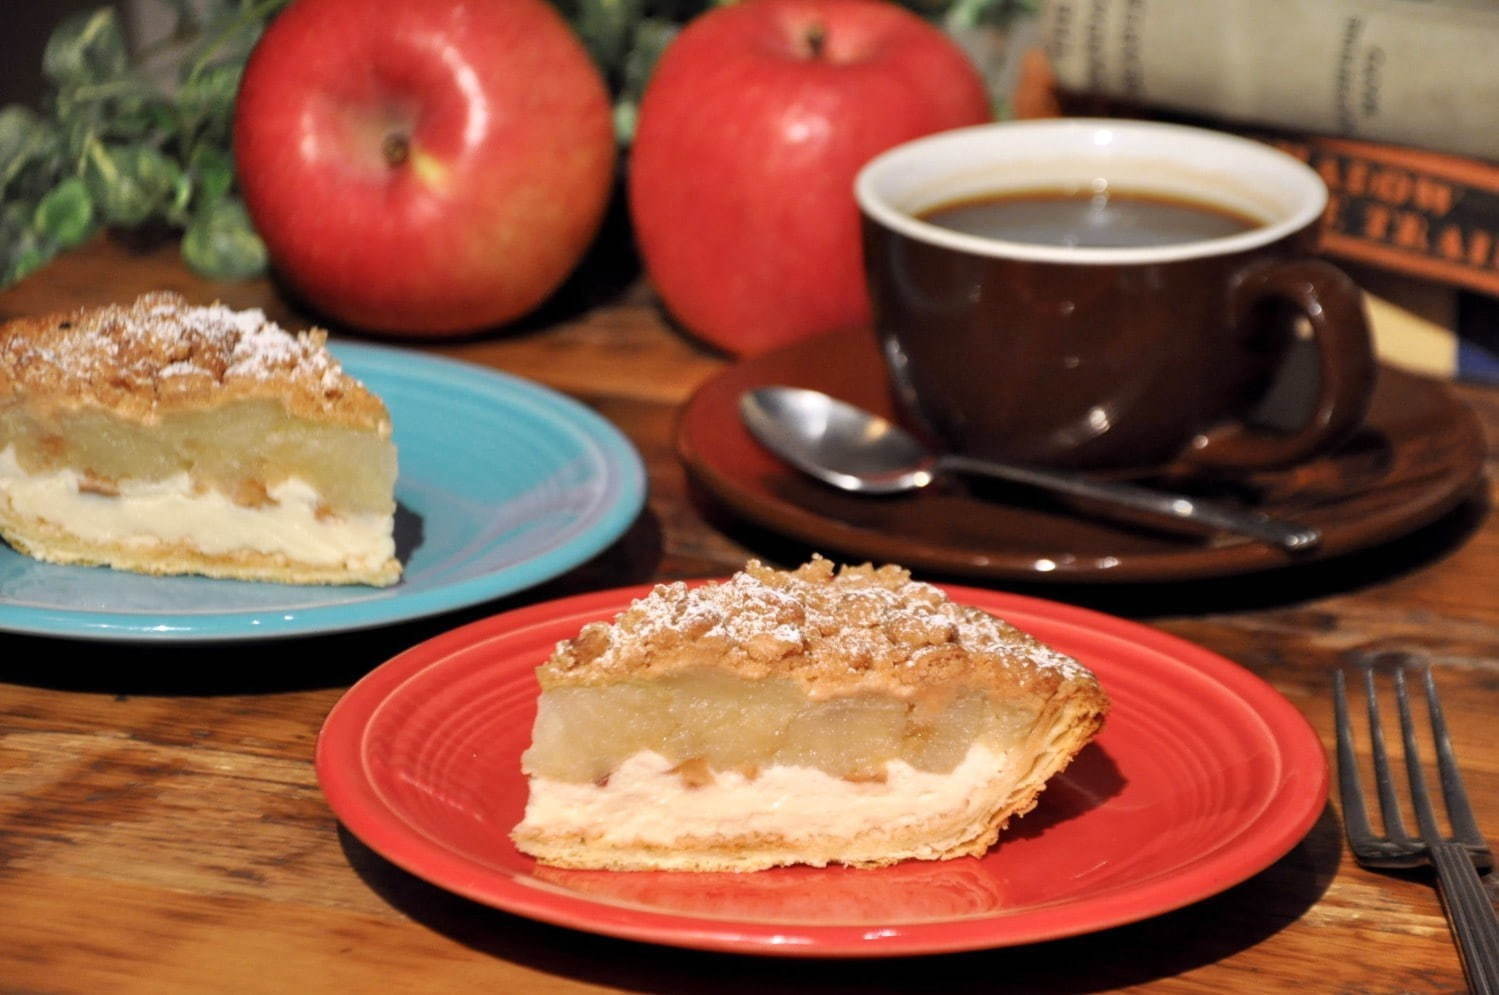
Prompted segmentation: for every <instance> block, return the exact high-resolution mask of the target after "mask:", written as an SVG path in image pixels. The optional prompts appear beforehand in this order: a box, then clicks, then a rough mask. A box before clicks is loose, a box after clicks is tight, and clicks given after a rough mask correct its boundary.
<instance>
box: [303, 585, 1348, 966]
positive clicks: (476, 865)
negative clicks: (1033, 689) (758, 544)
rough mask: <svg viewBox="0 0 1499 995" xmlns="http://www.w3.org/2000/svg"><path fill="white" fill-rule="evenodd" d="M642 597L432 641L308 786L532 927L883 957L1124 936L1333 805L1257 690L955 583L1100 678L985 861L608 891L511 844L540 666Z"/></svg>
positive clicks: (1072, 612) (1279, 844)
mask: <svg viewBox="0 0 1499 995" xmlns="http://www.w3.org/2000/svg"><path fill="white" fill-rule="evenodd" d="M647 590H648V588H634V589H626V590H617V591H604V592H600V593H597V594H589V595H583V596H580V597H574V598H568V599H564V600H560V601H554V602H548V603H545V604H540V605H534V606H531V607H528V608H524V609H521V610H519V611H515V612H510V613H507V614H504V615H499V616H496V617H494V618H490V619H486V620H484V621H481V622H476V623H473V624H472V625H468V626H465V627H463V628H460V629H455V630H453V631H451V632H449V633H446V634H444V635H442V636H439V637H437V638H435V639H432V640H429V641H428V642H426V643H423V644H421V645H419V646H417V647H414V648H413V649H410V650H408V651H406V652H405V653H402V654H401V655H399V656H397V657H395V658H394V659H392V660H390V661H389V662H387V663H386V664H384V665H382V666H381V667H379V668H377V669H376V670H375V671H373V672H372V673H370V674H369V675H368V676H367V677H365V678H364V679H363V680H361V681H360V682H359V683H358V684H357V685H355V686H354V688H353V689H352V690H350V691H349V692H348V693H347V694H346V695H345V696H344V697H343V698H342V699H341V700H340V701H339V703H338V704H337V705H336V706H335V707H334V709H333V711H332V713H331V714H330V715H329V717H328V719H327V721H326V723H325V724H324V726H323V730H322V733H321V735H320V736H319V739H318V749H317V773H318V779H319V782H320V783H321V785H322V788H323V791H324V793H325V794H326V795H327V797H328V801H329V804H330V805H331V806H332V807H333V810H334V811H335V812H336V813H337V815H338V817H339V818H340V819H341V820H342V821H343V822H344V824H345V825H346V826H347V827H348V828H349V829H350V830H351V831H352V832H353V833H354V834H355V835H357V836H358V837H360V838H361V839H362V840H363V841H364V842H365V843H366V844H367V845H369V846H370V847H371V848H372V849H374V850H375V851H377V852H378V853H381V854H383V855H384V856H385V857H387V858H388V859H390V860H391V861H393V862H394V863H396V864H397V865H399V866H401V867H403V868H405V869H406V870H408V871H410V872H411V873H413V874H416V875H418V876H420V877H422V878H424V879H426V880H427V881H430V882H431V883H433V884H435V885H438V886H440V887H443V888H446V889H449V890H451V891H454V892H456V893H458V894H461V895H465V896H467V897H468V898H471V899H474V900H476V901H479V902H483V903H486V904H489V905H492V906H495V907H497V908H501V909H506V910H508V911H510V912H513V913H516V914H518V915H524V916H529V917H532V918H535V919H539V920H543V921H546V922H551V923H557V924H560V925H564V926H570V927H573V928H576V929H582V930H587V931H591V932H597V933H603V934H607V935H611V936H620V937H627V938H631V939H637V940H645V941H651V942H657V943H664V944H671V945H676V946H685V947H696V948H700V949H710V950H728V951H737V952H741V953H760V954H775V955H786V956H796V955H802V956H887V955H897V954H914V953H935V952H940V951H951V950H968V949H978V948H984V947H994V946H1006V945H1012V944H1019V943H1029V942H1033V941H1036V940H1043V939H1050V938H1055V937H1061V936H1069V935H1074V934H1077V933H1083V932H1089V931H1092V930H1097V929H1102V928H1105V927H1108V926H1113V925H1118V924H1121V923H1126V922H1132V921H1135V920H1139V919H1143V918H1146V917H1149V916H1153V915H1157V914H1160V913H1162V912H1166V911H1168V910H1170V909H1174V908H1178V907H1180V906H1182V905H1186V904H1188V903H1190V902H1194V901H1197V900H1198V899H1201V898H1205V897H1207V896H1209V895H1212V894H1214V893H1216V892H1218V891H1221V890H1222V889H1224V888H1227V887H1229V886H1231V885H1233V884H1236V883H1238V882H1240V881H1242V880H1244V879H1245V878H1247V877H1249V876H1250V875H1252V874H1254V873H1256V872H1257V871H1259V870H1262V869H1263V868H1265V867H1267V866H1268V865H1269V864H1271V863H1273V862H1274V861H1275V860H1276V859H1277V858H1279V857H1280V856H1281V855H1283V854H1284V853H1286V851H1288V850H1289V849H1290V848H1291V847H1292V846H1294V845H1295V844H1296V842H1297V841H1298V840H1300V839H1301V837H1302V836H1303V835H1304V834H1305V833H1306V831H1307V830H1308V829H1309V828H1310V826H1311V825H1312V823H1313V821H1314V820H1315V819H1316V817H1317V815H1318V814H1319V813H1320V811H1321V809H1322V807H1323V805H1324V804H1325V801H1326V788H1327V767H1326V762H1325V760H1324V757H1323V752H1322V747H1321V744H1320V743H1319V741H1318V740H1317V737H1316V735H1315V734H1314V733H1313V732H1312V730H1311V729H1310V727H1309V726H1308V725H1307V723H1306V721H1305V720H1304V719H1303V718H1302V717H1301V715H1300V713H1299V712H1297V711H1296V710H1295V708H1293V707H1292V706H1291V705H1290V704H1289V703H1288V702H1287V701H1286V700H1285V699H1284V698H1282V697H1281V696H1280V695H1279V694H1277V693H1276V692H1275V691H1274V690H1272V689H1271V688H1270V687H1269V686H1267V685H1266V684H1264V683H1263V682H1262V681H1260V680H1259V678H1257V677H1255V676H1254V675H1252V674H1250V673H1249V672H1248V671H1246V670H1244V669H1242V668H1240V667H1238V666H1236V665H1235V664H1233V663H1231V662H1229V661H1228V660H1225V659H1223V658H1222V657H1219V656H1217V655H1215V654H1213V653H1210V652H1208V651H1207V650H1204V649H1202V648H1200V647H1197V646H1194V645H1192V644H1190V643H1187V642H1184V641H1182V640H1179V639H1176V638H1175V637H1172V636H1169V635H1167V634H1165V633H1162V632H1159V631H1157V630H1155V629H1150V628H1147V627H1145V626H1142V625H1140V624H1138V623H1134V622H1127V621H1123V620H1121V619H1117V618H1113V617H1111V616H1107V615H1102V614H1099V613H1097V612H1092V611H1088V610H1085V609H1080V608H1073V607H1070V606H1066V605H1061V604H1057V603H1053V602H1049V601H1042V600H1038V599H1034V598H1025V597H1020V596H1016V595H1008V594H1001V593H998V592H994V591H984V590H979V589H974V588H963V587H950V588H947V591H948V593H949V595H950V596H951V597H952V598H953V599H954V600H957V601H960V602H964V603H967V604H972V605H976V606H978V607H980V608H983V609H985V610H987V611H991V612H993V613H994V614H997V615H1001V616H1004V617H1005V618H1008V619H1009V620H1010V621H1012V622H1014V623H1015V624H1016V625H1019V626H1020V627H1021V628H1024V629H1027V630H1029V631H1030V632H1032V633H1034V634H1035V635H1037V636H1038V637H1040V638H1041V639H1043V640H1046V641H1048V642H1050V643H1052V644H1053V645H1055V646H1057V647H1058V648H1059V649H1061V650H1063V651H1065V652H1068V653H1071V654H1073V655H1074V656H1076V657H1078V658H1079V659H1080V660H1082V661H1083V662H1084V663H1086V664H1088V665H1089V666H1090V667H1092V668H1093V670H1094V671H1095V672H1096V673H1097V675H1098V677H1099V679H1100V681H1102V683H1103V685H1104V687H1105V688H1106V689H1107V691H1108V692H1109V695H1110V696H1111V698H1112V699H1113V703H1114V708H1113V712H1112V713H1111V714H1110V716H1109V719H1108V722H1107V724H1106V725H1105V727H1104V730H1103V732H1102V734H1101V735H1100V736H1099V737H1098V739H1097V740H1096V741H1095V742H1094V743H1093V744H1091V745H1090V746H1089V747H1088V748H1087V749H1085V750H1084V751H1083V752H1082V753H1081V754H1080V755H1079V756H1078V758H1077V759H1076V760H1075V761H1074V763H1073V764H1072V766H1071V767H1069V768H1068V769H1067V770H1066V771H1065V772H1064V773H1063V774H1061V775H1060V776H1059V777H1058V778H1056V779H1055V780H1054V781H1053V782H1052V784H1051V785H1050V786H1049V787H1048V788H1047V790H1046V792H1045V793H1044V794H1043V795H1042V797H1041V803H1040V805H1039V806H1038V807H1037V808H1036V809H1035V810H1034V811H1033V812H1031V813H1030V814H1029V815H1027V816H1026V817H1025V818H1023V819H1021V820H1019V821H1017V822H1016V823H1015V824H1013V825H1012V826H1011V827H1010V829H1009V830H1008V831H1007V832H1006V834H1005V835H1004V836H1003V837H1001V841H1000V845H999V846H998V847H996V848H995V849H993V850H991V851H990V852H989V854H988V855H986V856H985V857H983V858H982V859H975V858H971V857H970V858H962V859H958V860H952V861H943V862H935V863H929V862H908V863H904V864H899V865H896V866H894V867H888V868H880V869H875V870H855V869H850V868H838V867H835V868H827V869H817V868H807V867H798V868H783V869H777V870H771V871H760V872H757V873H753V874H692V873H666V872H651V873H610V872H603V871H574V870H561V869H557V868H548V867H543V866H539V865H537V864H536V863H535V862H534V861H532V860H531V859H530V858H529V857H526V856H524V855H523V854H521V853H519V852H518V851H517V850H516V849H515V848H514V846H513V845H512V844H511V842H510V839H509V836H508V833H509V830H510V829H511V827H512V826H514V825H515V823H516V822H518V821H519V820H520V817H521V813H522V811H523V809H524V807H525V799H526V785H525V780H524V778H523V776H522V775H521V773H520V766H519V765H520V754H521V752H522V751H523V750H524V749H525V748H526V746H527V745H528V743H529V739H530V728H531V721H532V718H533V716H534V713H535V701H536V695H537V693H538V688H537V685H536V679H535V676H534V673H533V671H534V668H535V667H536V666H537V664H539V663H540V662H541V661H542V660H543V659H544V658H545V657H546V655H547V654H548V653H549V652H550V651H551V648H552V646H553V645H554V644H555V642H556V641H557V640H559V639H563V638H567V637H569V636H572V635H574V634H576V632H577V631H578V629H579V627H580V626H582V625H583V624H584V623H586V622H590V621H594V620H598V619H606V618H610V617H612V616H613V615H614V614H616V613H617V612H619V611H621V610H623V609H624V608H625V607H626V606H627V605H628V603H629V602H630V600H631V599H632V598H635V597H639V596H641V595H643V594H644V593H646V591H647Z"/></svg>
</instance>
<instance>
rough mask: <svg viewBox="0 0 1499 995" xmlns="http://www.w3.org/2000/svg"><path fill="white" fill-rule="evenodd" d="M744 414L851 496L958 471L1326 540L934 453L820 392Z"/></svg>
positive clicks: (1282, 526) (780, 396)
mask: <svg viewBox="0 0 1499 995" xmlns="http://www.w3.org/2000/svg"><path fill="white" fill-rule="evenodd" d="M739 413H740V417H742V418H743V419H744V423H745V424H746V425H747V426H748V427H749V430H750V431H751V432H752V433H753V434H754V436H755V438H757V439H759V440H760V442H761V443H762V444H764V445H765V447H766V448H768V449H770V450H771V451H772V452H774V453H775V454H776V455H778V456H780V457H781V458H782V459H784V460H786V462H788V463H790V464H791V465H792V466H794V467H796V468H797V469H799V470H802V471H804V472H806V473H809V474H811V475H812V476H814V477H816V478H817V479H818V480H821V481H823V482H824V483H827V484H831V485H832V486H834V487H837V488H839V489H841V490H845V491H853V492H855V493H859V494H897V493H900V492H903V491H910V490H915V489H916V488H918V487H925V486H926V485H927V484H929V483H931V482H932V481H933V480H934V479H935V478H936V476H937V475H938V474H939V473H942V472H944V471H951V472H956V473H965V474H973V475H976V476H983V477H992V478H994V479H996V480H1003V481H1008V482H1010V483H1017V484H1025V485H1027V486H1030V487H1036V488H1040V489H1042V490H1047V491H1054V492H1057V493H1060V494H1068V495H1071V496H1073V497H1080V498H1086V499H1089V500H1092V501H1097V502H1101V503H1104V504H1109V505H1115V506H1118V507H1122V508H1130V509H1133V510H1135V511H1143V512H1146V513H1148V514H1150V515H1154V516H1159V517H1160V518H1163V519H1169V520H1172V521H1177V522H1191V523H1196V524H1198V525H1200V526H1206V527H1208V528H1211V529H1217V530H1221V531H1223V532H1231V533H1233V534H1235V535H1242V536H1248V537H1249V538H1251V539H1257V540H1259V541H1260V542H1264V543H1269V544H1271V545H1274V546H1280V547H1281V548H1283V549H1287V550H1290V551H1292V552H1299V551H1303V550H1308V549H1311V548H1313V547H1314V546H1316V545H1317V543H1318V542H1320V541H1321V539H1322V533H1321V532H1320V531H1318V530H1317V529H1315V528H1312V527H1310V526H1307V525H1299V524H1296V523H1294V522H1286V521H1279V520H1276V519H1273V518H1270V517H1268V516H1266V515H1262V514H1259V513H1258V512H1245V511H1238V510H1236V509H1233V508H1225V507H1223V506H1221V505H1217V504H1213V503H1211V502H1205V501H1201V500H1199V499H1198V498H1195V497H1189V496H1187V495H1184V494H1172V493H1169V492H1166V491H1158V490H1151V489H1149V488H1145V487H1138V486H1136V485H1134V484H1126V483H1120V482H1116V481H1104V480H1095V479H1093V478H1089V477H1084V476H1081V475H1079V474H1074V473H1068V472H1064V471H1060V470H1042V469H1038V468H1035V467H1029V466H1017V465H1014V464H1008V463H995V462H992V461H990V460H982V459H974V458H973V457H969V456H960V455H958V454H956V453H938V452H933V451H931V450H930V449H928V448H927V447H926V446H924V445H923V444H922V443H921V442H920V441H919V440H918V439H916V438H915V437H914V436H912V435H911V434H910V433H908V432H906V431H905V430H904V429H902V428H900V427H899V426H897V425H893V424H891V423H890V422H888V421H886V420H885V419H883V418H881V417H879V416H878V415H875V414H871V413H870V412H868V411H864V410H862V409H860V408H856V407H854V406H853V405H851V404H846V403H844V402H843V401H840V400H837V399H836V398H832V397H829V396H828V395H827V394H823V393H821V392H819V391H815V390H804V389H802V388H800V387H760V388H758V389H755V390H749V391H745V393H744V394H743V395H742V396H741V397H740V398H739Z"/></svg>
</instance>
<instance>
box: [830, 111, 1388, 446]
mask: <svg viewBox="0 0 1499 995" xmlns="http://www.w3.org/2000/svg"><path fill="white" fill-rule="evenodd" d="M1078 192H1081V193H1082V194H1083V195H1086V196H1088V197H1097V196H1100V195H1104V194H1108V195H1110V196H1116V197H1127V198H1142V199H1147V200H1151V201H1153V202H1157V203H1167V204H1171V205H1175V206H1178V207H1181V208H1183V209H1185V210H1187V211H1188V213H1189V214H1191V213H1192V212H1194V211H1203V212H1208V213H1216V214H1222V215H1224V216H1227V217H1231V218H1237V219H1242V220H1241V221H1239V222H1237V223H1236V225H1235V227H1237V228H1238V229H1240V230H1236V231H1232V232H1231V233H1228V234H1217V235H1210V236H1208V237H1198V238H1194V237H1191V236H1190V235H1189V236H1185V237H1182V236H1179V234H1176V233H1172V232H1170V231H1167V230H1166V229H1165V228H1164V227H1163V229H1162V231H1160V232H1153V231H1150V230H1147V231H1145V232H1144V234H1145V235H1146V236H1147V237H1148V240H1147V243H1146V244H1137V245H1126V246H1111V245H1102V246H1101V245H1086V244H1084V245H1075V244H1044V243H1043V242H1040V241H1023V240H1021V238H1022V237H1024V238H1033V237H1045V238H1051V237H1053V236H1057V237H1059V238H1062V239H1070V238H1072V237H1073V236H1072V235H1071V234H1069V233H1068V232H1064V231H1060V230H1058V231H1050V230H1045V231H1042V232H1041V233H1040V235H1039V236H1036V235H1035V233H1033V232H1032V231H1030V230H1028V229H1027V230H1021V229H1018V228H1016V229H1013V230H1012V229H1011V228H1008V227H1003V226H1001V227H1000V228H998V229H997V231H998V234H996V233H995V231H993V230H986V231H985V233H983V234H975V233H973V232H971V231H961V230H955V229H954V228H951V227H944V226H943V225H941V224H937V223H934V220H936V216H934V215H933V214H932V212H933V210H934V209H938V208H940V207H941V206H942V205H951V204H955V203H971V202H975V201H978V202H982V201H985V200H993V201H996V202H1014V201H1023V200H1026V199H1027V198H1033V199H1037V198H1039V199H1045V198H1048V197H1050V198H1061V199H1064V200H1065V199H1067V198H1069V197H1072V196H1074V195H1076V194H1077V193H1078ZM855 193H856V196H857V198H858V201H859V205H860V210H861V212H862V214H863V224H864V253H865V268H866V272H867V276H868V280H869V289H870V295H871V298H872V302H873V307H874V316H875V329H876V333H877V334H878V336H879V339H880V344H881V346H882V348H883V350H884V353H885V358H886V360H887V364H888V366H889V370H890V373H891V378H892V382H893V383H894V385H895V391H896V394H897V402H898V404H899V405H900V406H901V407H902V408H903V409H904V412H905V414H906V415H907V416H908V417H909V419H910V420H911V421H912V422H913V423H914V424H915V425H916V426H917V427H925V428H926V429H928V430H929V431H930V432H931V433H932V434H934V435H935V436H937V437H938V438H939V439H940V440H942V441H943V442H945V443H946V444H947V445H948V446H950V447H951V448H953V449H954V450H956V451H958V452H962V453H967V454H969V455H975V456H984V457H988V458H991V459H1001V460H1008V461H1013V462H1023V463H1033V464H1041V465H1050V466H1064V467H1076V468H1086V469H1100V470H1128V471H1135V470H1140V471H1144V470H1151V469H1159V468H1161V467H1163V466H1165V465H1167V464H1172V463H1187V464H1191V465H1194V466H1209V467H1214V468H1219V469H1244V470H1249V469H1258V468H1267V467H1275V466H1285V465H1290V464H1294V463H1296V462H1299V461H1302V460H1305V459H1306V458H1308V457H1310V456H1312V455H1315V454H1317V453H1320V452H1324V451H1326V450H1327V449H1329V448H1331V447H1333V446H1335V445H1337V443H1339V442H1340V441H1342V440H1343V439H1345V438H1346V437H1347V435H1348V434H1349V433H1350V432H1351V431H1352V430H1353V429H1354V428H1355V427H1357V425H1358V424H1359V422H1360V421H1361V420H1362V419H1363V416H1364V413H1365V411H1366V410H1367V407H1368V403H1369V398H1370V395H1371V393H1372V391H1373V383H1374V374H1375V361H1374V356H1373V348H1372V345H1371V342H1370V337H1369V332H1368V329H1367V327H1366V324H1365V319H1364V310H1363V300H1362V295H1361V292H1360V291H1359V289H1358V287H1357V286H1356V285H1355V284H1354V283H1353V282H1352V281H1351V280H1349V279H1348V278H1347V277H1346V276H1345V275H1344V274H1343V273H1342V272H1341V271H1340V270H1338V269H1337V268H1335V267H1333V266H1331V265H1329V264H1327V263H1325V262H1322V261H1320V260H1316V259H1313V258H1309V256H1310V254H1311V252H1312V251H1313V250H1314V246H1315V242H1316V234H1317V224H1318V223H1319V221H1320V218H1321V215H1322V212H1323V210H1324V208H1325V205H1326V202H1327V190H1326V187H1325V186H1324V185H1323V183H1322V181H1321V179H1320V178H1319V177H1318V176H1317V174H1316V173H1314V172H1313V171H1312V170H1311V169H1309V168H1307V167H1306V166H1305V165H1304V164H1302V163H1301V162H1299V161H1297V160H1296V159H1294V158H1292V157H1290V156H1288V155H1286V154H1284V153H1282V152H1279V151H1277V150H1275V149H1272V148H1270V147H1268V146H1265V145H1262V144H1260V143H1257V142H1252V141H1249V140H1247V139H1242V138H1238V137H1235V136H1232V135H1227V134H1222V133H1218V132H1213V131H1207V130H1203V129H1198V128H1187V127H1181V126H1176V125H1166V124H1158V123H1154V122H1144V121H1121V120H1091V119H1059V120H1046V121H1025V122H1006V123H1000V124H992V125H981V126H978V127H974V128H964V129H959V130H956V131H949V132H943V133H941V134H937V135H932V136H929V137H926V138H922V139H917V140H916V141H913V142H909V143H906V144H904V145H901V146H898V147H896V148H894V149H892V150H890V151H888V152H886V153H884V154H882V155H880V156H878V157H876V158H875V159H874V160H873V161H871V162H870V163H869V164H868V165H867V166H866V167H865V168H864V169H863V170H862V171H861V172H860V174H859V176H858V179H857V181H856V184H855ZM1149 219H1150V216H1149V215H1147V217H1146V220H1145V221H1144V222H1141V223H1142V224H1144V225H1145V226H1146V228H1147V229H1149V227H1150V220H1149ZM1136 234H1139V233H1138V232H1137V233H1136ZM1299 340H1301V341H1303V343H1304V344H1309V345H1311V346H1312V347H1313V348H1310V349H1303V350H1298V349H1296V348H1295V346H1296V345H1297V344H1298V341H1299ZM1293 355H1303V356H1304V357H1305V358H1311V357H1315V373H1316V375H1315V377H1314V378H1306V379H1307V380H1308V381H1309V382H1311V381H1314V383H1315V386H1314V387H1313V388H1311V393H1312V396H1310V397H1306V398H1303V399H1302V402H1303V403H1302V409H1303V411H1304V414H1303V415H1302V416H1300V417H1299V419H1298V421H1299V423H1298V424H1295V425H1292V426H1290V427H1277V428H1271V427H1268V426H1266V425H1260V424H1252V423H1251V420H1252V415H1253V413H1254V412H1255V409H1256V408H1257V406H1259V405H1260V402H1261V401H1262V399H1263V398H1264V396H1265V395H1266V393H1267V390H1268V389H1269V387H1270V386H1271V384H1272V383H1274V382H1276V380H1277V378H1278V377H1280V378H1284V377H1285V376H1286V375H1287V374H1288V371H1287V370H1286V369H1285V368H1286V366H1287V363H1288V358H1289V357H1291V356H1293ZM1298 361H1299V360H1298Z"/></svg>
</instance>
